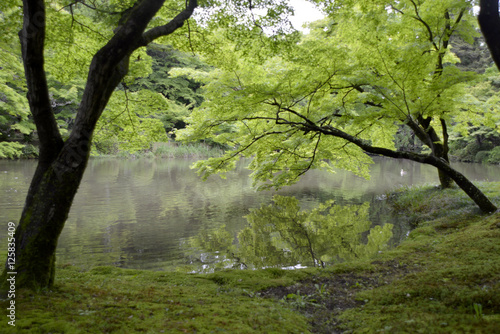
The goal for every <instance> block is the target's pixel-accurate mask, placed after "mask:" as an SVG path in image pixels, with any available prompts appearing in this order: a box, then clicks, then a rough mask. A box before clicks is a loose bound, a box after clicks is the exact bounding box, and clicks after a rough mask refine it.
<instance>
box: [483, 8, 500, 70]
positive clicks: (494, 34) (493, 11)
mask: <svg viewBox="0 0 500 334" xmlns="http://www.w3.org/2000/svg"><path fill="white" fill-rule="evenodd" d="M479 6H480V10H479V15H478V21H479V26H480V27H481V31H482V33H483V36H484V39H485V41H486V44H487V45H488V49H490V53H491V57H492V58H493V60H494V61H495V64H496V65H497V67H498V69H500V16H499V13H498V0H480V1H479Z"/></svg>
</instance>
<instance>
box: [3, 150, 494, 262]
mask: <svg viewBox="0 0 500 334" xmlns="http://www.w3.org/2000/svg"><path fill="white" fill-rule="evenodd" d="M192 162H193V161H191V160H186V159H170V160H169V159H165V160H162V159H152V160H148V159H138V160H123V159H91V160H90V161H89V164H88V168H87V170H86V172H85V175H84V179H83V181H82V184H81V186H80V189H79V191H78V193H77V195H76V197H75V201H74V203H73V207H72V209H71V212H70V215H69V218H68V220H67V223H66V225H65V228H64V230H63V232H62V234H61V236H60V239H59V243H58V248H57V261H58V263H62V264H72V265H76V266H80V267H82V268H90V267H92V266H96V265H114V266H118V267H124V268H137V269H151V270H173V269H176V270H186V271H196V272H202V271H211V270H214V269H217V268H221V267H238V268H248V267H252V268H255V267H267V266H277V267H300V266H311V265H325V264H326V265H328V264H332V263H335V262H337V261H343V260H349V259H350V258H354V257H363V256H371V255H373V253H376V252H379V251H383V250H384V249H386V248H388V247H393V246H394V245H396V244H398V243H399V242H400V241H401V240H402V239H404V237H405V236H406V235H407V233H408V231H409V227H408V226H407V224H406V223H405V222H404V221H397V220H395V217H393V216H392V215H391V212H390V210H388V208H387V206H386V202H385V201H384V200H383V199H382V198H383V196H382V195H383V194H384V193H386V192H388V191H391V190H393V189H394V188H396V187H399V186H402V185H414V184H424V183H434V184H437V182H438V179H437V173H436V171H435V169H434V168H432V167H430V166H425V165H421V164H417V163H412V162H409V161H404V160H394V159H375V164H374V165H373V166H372V167H371V179H370V180H365V179H362V178H359V177H356V176H354V175H353V174H351V173H348V172H344V171H338V172H337V173H336V174H331V173H327V172H322V171H309V172H308V173H306V175H304V176H303V178H302V179H301V181H300V182H298V183H297V184H296V185H293V186H290V187H286V188H283V189H281V190H279V191H265V192H256V191H255V190H254V189H253V188H252V186H251V184H252V182H251V180H250V178H249V177H248V176H249V174H250V172H249V171H248V170H247V169H245V168H244V166H243V165H240V166H239V167H238V168H237V169H236V170H235V171H233V172H231V173H229V174H228V178H227V179H225V180H223V179H220V178H219V177H218V176H213V177H210V178H209V179H208V180H207V181H206V182H202V181H201V180H200V178H199V177H198V176H197V174H196V173H195V171H193V170H192V169H190V168H189V166H190V165H191V164H192ZM454 166H455V167H456V168H457V169H458V170H460V171H461V172H463V173H464V174H465V175H466V176H468V177H469V178H471V179H473V180H490V181H498V180H499V179H500V173H498V171H499V167H498V166H488V165H480V164H454ZM35 167H36V161H27V160H20V161H6V160H0V194H1V198H0V222H1V224H2V226H4V227H5V228H2V229H1V230H0V238H1V239H0V240H6V239H5V238H6V232H7V228H6V224H7V222H9V221H14V222H17V220H18V219H19V217H20V214H21V211H22V207H23V204H24V199H25V196H26V192H27V189H28V187H29V182H30V180H31V177H32V175H33V173H34V170H35ZM401 170H403V171H404V173H401ZM274 195H280V196H282V197H277V198H275V202H274V205H273V206H269V205H270V204H271V203H273V200H272V199H273V196H274ZM287 196H293V197H295V198H296V200H295V199H293V198H289V197H287ZM328 201H333V202H328ZM322 203H323V207H322V208H319V209H318V206H319V205H320V204H322ZM261 205H263V207H262V208H261ZM251 210H253V211H252V213H251V214H250V212H251ZM245 216H247V217H248V219H247V218H246V217H245ZM2 254H3V250H2Z"/></svg>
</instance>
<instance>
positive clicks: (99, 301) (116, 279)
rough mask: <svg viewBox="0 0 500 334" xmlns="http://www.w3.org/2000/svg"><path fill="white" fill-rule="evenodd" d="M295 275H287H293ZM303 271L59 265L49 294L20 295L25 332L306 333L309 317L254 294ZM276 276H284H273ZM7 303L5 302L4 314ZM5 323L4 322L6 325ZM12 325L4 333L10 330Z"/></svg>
mask: <svg viewBox="0 0 500 334" xmlns="http://www.w3.org/2000/svg"><path fill="white" fill-rule="evenodd" d="M288 275H290V276H288ZM304 275H307V274H306V273H305V272H304V273H295V272H284V273H280V274H279V275H277V272H273V271H266V270H262V271H259V272H256V273H255V275H249V273H248V272H238V271H234V272H228V273H220V274H214V275H206V276H202V275H189V274H180V273H165V272H149V271H140V270H126V269H118V268H112V267H99V268H94V269H92V270H90V271H87V272H81V271H79V270H77V269H76V268H74V267H64V268H58V271H57V283H56V285H55V287H54V288H53V289H51V290H50V291H41V292H39V293H33V292H31V291H19V292H18V293H17V295H16V305H17V313H16V317H17V320H16V327H15V329H14V328H11V330H12V332H20V333H219V332H226V333H304V332H307V329H308V327H309V325H308V323H307V320H306V319H305V318H304V317H303V316H300V315H298V314H297V313H295V312H294V311H293V310H291V309H289V308H287V307H285V306H283V305H280V304H279V303H276V302H273V301H272V300H268V299H263V298H258V293H257V290H256V289H259V288H262V287H269V286H273V285H279V284H286V283H290V282H292V281H293V280H294V277H298V278H301V277H304ZM276 276H279V277H276ZM6 305H7V303H6V302H2V303H1V307H2V308H3V309H5V307H6ZM3 325H7V324H6V322H5V323H4V324H2V327H3ZM8 329H9V328H7V330H8Z"/></svg>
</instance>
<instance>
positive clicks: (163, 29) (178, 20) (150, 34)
mask: <svg viewBox="0 0 500 334" xmlns="http://www.w3.org/2000/svg"><path fill="white" fill-rule="evenodd" d="M196 7H198V1H196V0H189V3H188V2H187V1H186V9H184V10H183V11H182V12H180V13H179V14H177V16H176V17H174V18H173V19H172V20H171V21H170V22H168V23H167V24H165V25H162V26H159V27H155V28H152V29H150V30H148V31H146V32H145V33H144V34H143V35H142V41H141V45H142V46H146V45H148V44H149V43H151V42H152V41H154V40H155V39H157V38H158V37H161V36H167V35H170V34H171V33H173V32H174V31H175V30H177V29H178V28H180V27H182V26H183V25H184V22H185V21H187V20H188V19H189V18H190V17H191V15H193V12H194V9H195V8H196Z"/></svg>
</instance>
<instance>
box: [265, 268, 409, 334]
mask: <svg viewBox="0 0 500 334" xmlns="http://www.w3.org/2000/svg"><path fill="white" fill-rule="evenodd" d="M372 264H374V265H376V268H377V270H371V271H367V272H362V273H342V274H334V273H332V274H329V275H322V276H317V277H315V278H313V279H309V280H306V281H301V282H299V283H297V284H294V285H291V286H282V287H273V288H270V289H267V290H265V291H262V292H261V296H263V297H268V298H275V299H278V300H280V302H282V303H285V304H287V305H289V306H290V307H293V308H295V309H297V310H298V311H299V312H300V313H303V314H305V315H306V316H307V317H308V318H309V319H310V323H311V325H312V329H311V331H312V332H313V333H349V330H347V329H346V328H345V327H344V326H343V325H342V323H341V322H340V321H339V320H338V315H340V314H341V313H342V312H343V311H345V310H347V309H350V308H354V307H362V306H363V305H364V304H365V301H364V300H360V299H359V298H357V297H356V295H357V293H358V292H360V291H364V290H368V289H373V288H376V287H379V286H382V285H386V284H389V283H391V282H392V281H394V280H397V279H400V278H401V277H404V276H406V275H407V274H408V273H410V272H414V271H415V270H409V268H408V267H407V266H405V265H399V264H398V263H397V262H396V261H390V262H380V261H375V262H372Z"/></svg>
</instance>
